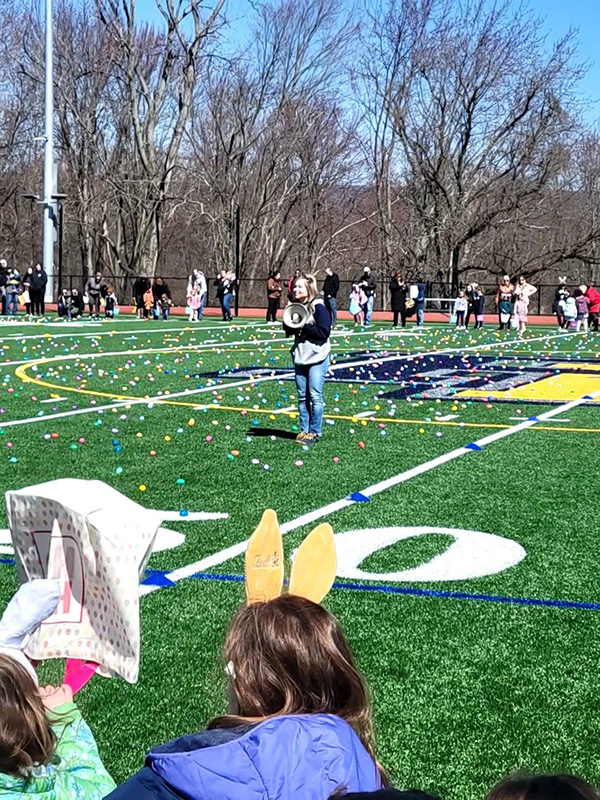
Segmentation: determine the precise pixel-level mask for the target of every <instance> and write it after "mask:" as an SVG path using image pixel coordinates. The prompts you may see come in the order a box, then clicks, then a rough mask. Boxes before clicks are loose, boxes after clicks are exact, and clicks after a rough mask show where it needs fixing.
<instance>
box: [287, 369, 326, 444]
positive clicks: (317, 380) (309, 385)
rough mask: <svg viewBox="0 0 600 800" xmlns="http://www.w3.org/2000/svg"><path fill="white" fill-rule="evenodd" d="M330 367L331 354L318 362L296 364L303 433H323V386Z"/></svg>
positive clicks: (299, 409)
mask: <svg viewBox="0 0 600 800" xmlns="http://www.w3.org/2000/svg"><path fill="white" fill-rule="evenodd" d="M328 369H329V356H327V358H326V359H325V360H324V361H321V362H319V363H318V364H296V365H295V370H296V387H297V389H298V411H299V413H300V429H301V431H302V433H316V434H317V435H318V436H320V435H321V430H322V429H323V409H324V408H325V403H324V402H323V386H324V385H325V376H326V375H327V370H328Z"/></svg>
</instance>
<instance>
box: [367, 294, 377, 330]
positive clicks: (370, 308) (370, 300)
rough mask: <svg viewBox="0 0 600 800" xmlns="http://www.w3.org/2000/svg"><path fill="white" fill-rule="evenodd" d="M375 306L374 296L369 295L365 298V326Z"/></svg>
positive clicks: (369, 320) (368, 322)
mask: <svg viewBox="0 0 600 800" xmlns="http://www.w3.org/2000/svg"><path fill="white" fill-rule="evenodd" d="M374 305H375V295H374V294H372V295H369V297H367V302H366V303H365V325H369V324H370V322H371V315H372V314H373V306H374Z"/></svg>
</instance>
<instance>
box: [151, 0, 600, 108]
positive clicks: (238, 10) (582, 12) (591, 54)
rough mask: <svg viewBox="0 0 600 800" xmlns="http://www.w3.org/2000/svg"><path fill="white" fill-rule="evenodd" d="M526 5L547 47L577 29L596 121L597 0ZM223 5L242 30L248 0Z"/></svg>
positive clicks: (599, 91) (599, 88)
mask: <svg viewBox="0 0 600 800" xmlns="http://www.w3.org/2000/svg"><path fill="white" fill-rule="evenodd" d="M359 1H360V0H359ZM511 2H512V3H513V5H514V6H515V7H518V6H519V5H521V3H520V0H511ZM529 6H530V8H531V9H532V11H533V12H534V13H535V14H536V15H537V16H539V17H542V18H543V19H545V23H544V25H545V31H546V33H547V34H548V46H550V45H551V43H552V42H553V41H555V40H556V39H558V38H560V37H561V36H564V34H565V33H567V31H568V30H569V28H576V29H577V30H578V37H579V55H580V60H581V61H585V62H588V64H589V71H588V74H587V75H586V77H585V78H584V79H583V80H582V82H581V84H580V90H581V93H582V99H584V100H585V115H586V118H587V120H588V121H589V122H590V123H592V122H596V121H598V120H600V0H529ZM227 7H228V12H227V13H228V16H229V17H230V18H231V19H232V21H233V22H234V28H237V27H238V26H240V27H241V29H244V24H243V21H244V16H245V14H246V13H248V14H249V13H251V0H229V2H228V6H227ZM137 8H138V13H139V15H140V18H145V19H147V20H149V21H157V20H158V19H160V15H159V14H158V13H157V11H156V4H155V0H141V2H138V4H137ZM234 35H235V33H234Z"/></svg>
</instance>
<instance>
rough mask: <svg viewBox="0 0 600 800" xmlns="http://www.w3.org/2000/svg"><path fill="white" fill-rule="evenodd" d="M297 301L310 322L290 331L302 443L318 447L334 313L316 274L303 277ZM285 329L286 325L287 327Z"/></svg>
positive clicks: (297, 287)
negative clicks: (306, 313) (324, 296)
mask: <svg viewBox="0 0 600 800" xmlns="http://www.w3.org/2000/svg"><path fill="white" fill-rule="evenodd" d="M293 291H294V302H296V303H302V304H303V305H305V306H306V308H307V310H308V319H307V320H306V324H305V325H304V327H302V328H300V330H294V331H291V330H289V329H287V328H286V332H287V333H288V335H289V334H291V333H293V334H294V336H295V339H294V346H293V347H292V349H291V354H292V359H293V361H294V371H295V373H296V388H297V389H298V413H299V415H300V433H299V434H298V436H296V441H297V442H299V443H300V444H316V443H317V442H318V441H319V439H320V438H321V432H322V430H323V411H324V409H325V403H324V401H323V388H324V386H325V377H326V375H327V370H328V369H329V353H330V351H331V344H330V342H329V336H330V334H331V314H330V313H329V310H328V308H327V306H326V305H325V302H324V300H323V298H322V297H320V296H319V289H318V287H317V279H316V278H315V276H314V275H300V277H298V278H297V279H296V283H295V284H294V290H293ZM284 327H285V326H284Z"/></svg>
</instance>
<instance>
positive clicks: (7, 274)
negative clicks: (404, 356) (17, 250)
mask: <svg viewBox="0 0 600 800" xmlns="http://www.w3.org/2000/svg"><path fill="white" fill-rule="evenodd" d="M47 284H48V276H47V275H46V272H45V270H44V268H43V267H42V265H41V264H36V265H35V266H34V267H27V269H26V270H25V271H24V273H23V274H21V273H20V272H19V270H18V269H17V268H16V267H8V265H7V262H6V260H5V259H0V302H1V311H2V314H3V315H4V316H11V317H14V316H16V315H17V311H18V308H19V306H24V307H25V313H26V314H27V316H28V317H32V318H33V317H43V316H44V315H45V313H46V304H45V300H44V297H45V294H46V285H47Z"/></svg>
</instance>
